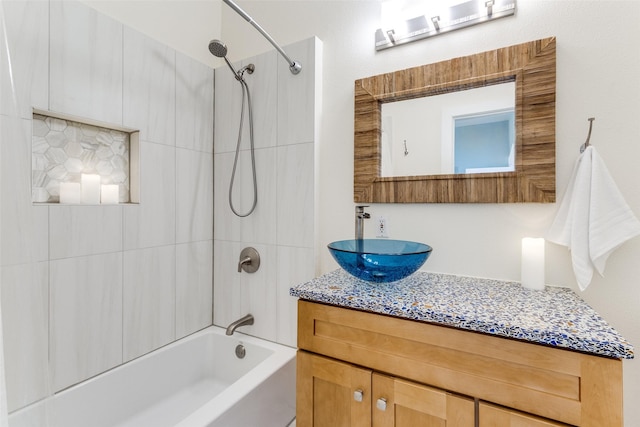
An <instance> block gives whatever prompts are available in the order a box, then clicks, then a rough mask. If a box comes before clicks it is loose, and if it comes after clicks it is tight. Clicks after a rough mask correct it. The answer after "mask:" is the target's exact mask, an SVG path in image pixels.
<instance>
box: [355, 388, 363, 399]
mask: <svg viewBox="0 0 640 427" xmlns="http://www.w3.org/2000/svg"><path fill="white" fill-rule="evenodd" d="M363 394H364V392H363V391H362V390H360V389H358V390H356V391H354V392H353V400H355V401H356V402H362V396H363Z"/></svg>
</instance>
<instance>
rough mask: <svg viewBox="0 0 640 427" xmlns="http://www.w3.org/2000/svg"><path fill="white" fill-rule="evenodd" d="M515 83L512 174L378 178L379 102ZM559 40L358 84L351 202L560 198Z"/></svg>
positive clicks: (477, 201)
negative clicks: (557, 131) (557, 189)
mask: <svg viewBox="0 0 640 427" xmlns="http://www.w3.org/2000/svg"><path fill="white" fill-rule="evenodd" d="M505 82H515V103H514V113H515V120H514V122H515V144H514V148H515V157H514V159H513V166H514V167H513V169H514V170H513V171H510V172H486V173H484V172H483V173H463V174H436V175H413V176H382V175H381V162H382V160H381V154H382V149H381V140H382V123H381V122H382V115H381V110H382V108H381V107H382V105H383V104H385V103H389V102H396V101H402V100H407V99H414V98H421V97H427V96H433V95H440V94H445V93H451V92H459V91H466V90H469V89H473V88H479V87H485V86H490V85H496V84H501V83H505ZM555 93H556V40H555V37H551V38H546V39H541V40H535V41H531V42H528V43H523V44H519V45H514V46H510V47H505V48H501V49H497V50H492V51H487V52H483V53H478V54H475V55H470V56H465V57H460V58H455V59H450V60H446V61H442V62H437V63H434V64H427V65H423V66H419V67H413V68H408V69H406V70H400V71H396V72H391V73H387V74H381V75H377V76H372V77H368V78H364V79H359V80H356V82H355V118H354V202H356V203H522V202H535V203H553V202H555V198H556V196H555V186H556V171H555V98H556V97H555Z"/></svg>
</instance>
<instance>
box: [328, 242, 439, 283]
mask: <svg viewBox="0 0 640 427" xmlns="http://www.w3.org/2000/svg"><path fill="white" fill-rule="evenodd" d="M327 247H328V248H329V252H331V255H332V256H333V258H334V259H335V260H336V261H337V262H338V264H340V267H342V268H343V269H345V270H346V271H347V272H348V273H350V274H351V275H353V276H355V277H357V278H359V279H362V280H366V281H368V282H377V283H383V282H395V281H396V280H400V279H403V278H405V277H407V276H409V275H410V274H413V273H414V272H415V271H416V270H417V269H419V268H420V267H421V266H422V264H424V262H425V261H426V260H427V258H429V255H431V251H432V248H431V246H429V245H425V244H424V243H417V242H409V241H406V240H388V239H362V240H356V239H352V240H340V241H337V242H333V243H329V244H328V245H327Z"/></svg>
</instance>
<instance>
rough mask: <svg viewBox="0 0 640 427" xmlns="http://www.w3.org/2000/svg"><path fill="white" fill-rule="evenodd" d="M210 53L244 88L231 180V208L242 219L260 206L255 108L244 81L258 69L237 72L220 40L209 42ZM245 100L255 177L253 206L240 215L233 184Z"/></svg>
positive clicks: (252, 67)
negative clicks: (254, 138)
mask: <svg viewBox="0 0 640 427" xmlns="http://www.w3.org/2000/svg"><path fill="white" fill-rule="evenodd" d="M209 52H211V54H212V55H214V56H217V57H218V58H223V59H224V62H226V63H227V65H228V66H229V69H230V70H231V72H232V73H233V76H234V77H235V78H236V80H237V81H238V83H240V86H241V87H242V103H241V109H240V125H239V128H238V142H237V144H236V156H235V159H234V161H233V170H232V171H231V180H230V182H229V207H230V208H231V211H232V212H233V213H234V214H235V215H236V216H239V217H241V218H244V217H247V216H249V215H251V213H252V212H253V211H254V210H255V208H256V205H257V204H258V180H257V178H256V157H255V147H254V143H253V108H252V106H251V93H250V92H249V85H247V82H246V81H245V80H244V73H245V72H247V73H249V74H253V72H254V71H255V69H256V67H255V66H254V65H253V64H249V65H246V66H244V67H242V68H241V69H240V70H238V71H236V69H235V68H233V65H231V62H229V60H228V59H227V45H225V44H224V43H223V42H221V41H220V40H211V41H210V42H209ZM245 99H246V100H247V110H248V112H249V143H250V145H251V170H252V175H253V204H252V205H251V208H250V209H249V211H247V212H246V213H239V212H238V211H237V210H236V208H235V206H234V204H233V197H232V196H233V184H234V181H235V177H236V168H237V166H238V156H239V154H240V144H241V143H242V129H243V125H244V110H245V108H244V106H245V102H244V101H245Z"/></svg>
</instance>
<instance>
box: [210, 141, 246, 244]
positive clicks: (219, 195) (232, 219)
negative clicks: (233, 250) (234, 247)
mask: <svg viewBox="0 0 640 427" xmlns="http://www.w3.org/2000/svg"><path fill="white" fill-rule="evenodd" d="M233 159H234V153H218V154H215V155H214V166H213V169H214V171H215V176H214V182H213V197H214V200H213V222H214V224H213V234H214V236H215V238H216V239H218V240H233V241H240V240H241V238H242V223H241V218H239V217H237V216H235V215H234V214H233V212H232V211H231V209H230V208H229V182H230V179H231V172H232V169H233ZM236 191H237V190H236Z"/></svg>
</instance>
